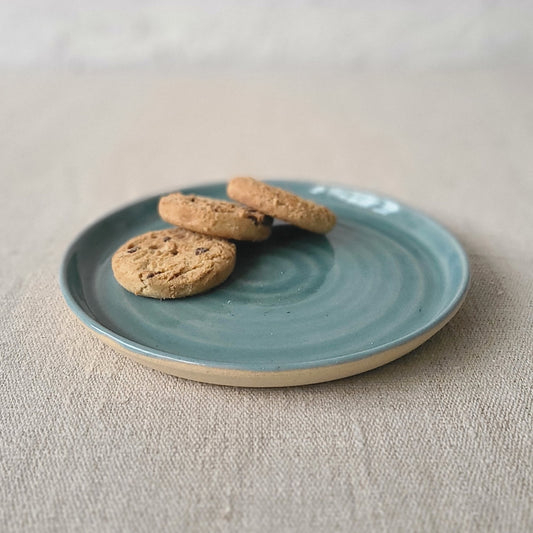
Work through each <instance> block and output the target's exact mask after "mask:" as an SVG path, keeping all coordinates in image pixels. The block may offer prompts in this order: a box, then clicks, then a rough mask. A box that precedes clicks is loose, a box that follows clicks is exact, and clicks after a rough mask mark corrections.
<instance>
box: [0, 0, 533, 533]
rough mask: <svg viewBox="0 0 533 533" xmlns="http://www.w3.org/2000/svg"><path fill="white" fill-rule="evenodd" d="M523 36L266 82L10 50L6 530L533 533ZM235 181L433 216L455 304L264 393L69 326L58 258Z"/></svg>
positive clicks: (3, 315)
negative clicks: (135, 356) (90, 235)
mask: <svg viewBox="0 0 533 533" xmlns="http://www.w3.org/2000/svg"><path fill="white" fill-rule="evenodd" d="M20 5H22V4H20ZM469 5H471V6H472V5H474V3H472V2H470V3H469ZM481 5H485V4H483V3H481ZM492 5H500V4H498V3H493V4H492ZM520 6H522V8H523V9H526V8H527V7H528V5H527V3H520ZM524 6H525V7H524ZM489 11H490V10H489ZM490 13H492V11H490ZM487 16H488V17H489V19H490V20H492V19H491V18H490V16H492V15H490V16H489V15H487ZM17 20H18V19H17ZM32 20H33V19H32ZM380 20H381V19H380ZM409 20H410V19H409ZM489 26H490V25H489ZM25 27H26V28H27V27H28V26H25ZM14 31H15V30H11V32H12V33H13V32H14ZM28 35H29V33H28ZM31 42H32V43H33V41H31ZM476 42H477V41H476ZM513 42H515V41H512V40H507V41H505V43H507V44H509V43H511V44H512V43H513ZM329 43H330V45H331V46H333V45H334V41H333V40H330V41H329ZM332 43H333V44H332ZM516 43H518V41H516ZM516 43H515V44H516ZM520 43H521V45H524V44H527V42H526V40H525V38H524V39H522V40H520V39H519V44H520ZM32 46H33V45H32ZM376 46H377V45H376ZM513 46H514V45H513ZM513 46H511V48H512V50H515V48H513ZM517 46H518V45H517ZM30 48H31V47H29V48H28V50H29V49H30ZM34 49H35V50H37V49H38V47H37V48H35V47H34V48H32V50H34ZM385 49H386V48H383V50H385ZM443 49H444V50H449V47H447V46H444V47H443ZM71 50H74V51H73V52H72V54H75V53H76V50H79V49H78V48H76V47H74V48H72V49H71ZM91 50H92V49H91ZM476 50H485V51H486V49H485V48H484V47H483V46H481V47H479V48H476ZM499 50H500V51H501V49H499ZM516 50H517V51H518V50H520V51H521V52H520V54H518V53H517V55H516V56H515V57H517V58H518V59H519V60H518V61H517V64H510V63H511V62H510V61H507V60H505V61H500V62H498V61H496V62H495V64H489V65H487V64H485V61H484V59H483V57H485V56H484V55H483V54H485V51H484V52H483V54H482V55H481V56H480V55H479V54H478V55H476V53H477V52H476V53H473V55H472V54H471V55H470V56H468V58H466V59H464V61H460V62H458V64H456V65H454V64H450V61H451V60H450V61H448V60H447V61H442V62H441V63H439V62H438V61H437V62H436V63H435V65H433V66H432V68H402V69H392V68H381V67H380V68H379V69H372V68H355V67H354V68H352V67H353V65H352V67H350V68H346V69H341V70H338V69H337V70H335V71H332V70H327V69H323V66H320V67H316V68H314V67H313V68H307V67H309V65H308V64H307V67H306V68H305V69H304V70H303V71H296V70H294V71H293V70H291V69H287V70H285V71H283V72H279V71H276V70H275V69H273V70H271V71H268V72H266V71H254V72H253V73H252V72H250V71H247V70H246V69H242V70H240V71H238V72H231V73H230V72H228V71H226V70H224V69H216V68H213V69H202V70H200V71H191V70H186V71H181V70H180V69H179V68H178V67H176V68H174V67H173V68H169V69H168V70H166V69H150V68H145V67H135V68H129V67H128V68H125V67H124V65H122V66H121V64H120V61H118V60H117V59H116V58H115V59H114V60H113V61H114V62H115V63H113V65H112V68H107V67H106V68H103V67H102V65H98V68H92V67H91V68H88V67H87V68H85V67H83V68H82V67H80V65H83V64H85V63H83V61H81V60H80V62H79V63H76V62H75V61H74V63H73V65H74V66H72V65H71V66H69V67H68V68H64V65H60V64H56V63H53V61H52V63H53V64H48V63H47V62H46V61H43V62H39V61H37V60H35V62H32V61H33V60H32V61H29V62H28V63H24V61H23V59H21V58H20V57H19V59H18V60H17V64H16V65H15V66H13V65H7V60H6V61H3V62H2V61H0V62H1V63H2V65H3V66H2V68H1V69H0V124H1V125H2V127H1V128H0V180H1V181H0V183H1V194H0V217H1V218H0V220H1V224H2V227H3V229H4V232H3V235H2V244H1V245H0V251H1V260H2V263H1V264H2V268H1V269H0V278H1V283H0V295H1V300H0V306H1V307H0V348H1V351H0V355H1V365H0V529H1V530H2V531H39V532H42V531H44V532H48V531H50V532H51V531H80V532H81V531H83V532H91V531H98V532H103V531H220V532H229V531H251V532H252V531H287V532H292V531H295V532H310V531H340V532H343V531H346V532H348V531H354V530H355V531H378V532H381V531H382V532H390V531H443V532H444V531H483V532H485V531H506V532H522V531H523V532H526V531H531V530H532V529H533V512H532V507H531V502H532V499H533V476H532V470H533V461H532V452H531V429H532V423H531V408H532V395H531V386H532V382H533V380H532V377H533V370H532V356H533V342H532V341H533V339H532V333H531V330H532V318H533V317H532V314H533V313H532V310H533V276H532V270H533V247H532V243H533V231H532V228H533V215H532V208H531V202H532V199H533V151H532V150H531V147H532V146H533V99H532V98H531V94H533V71H532V70H531V68H530V67H529V66H528V63H527V61H523V59H524V58H526V59H527V57H529V56H528V55H527V54H528V53H529V51H528V49H527V47H526V48H516ZM19 52H20V50H19ZM411 52H412V50H411ZM411 52H410V54H408V55H409V56H410V57H412V53H411ZM32 53H33V52H32ZM84 53H85V52H84ZM489 55H490V54H489ZM496 55H497V54H496ZM82 56H83V54H81V52H80V53H79V55H78V56H77V57H82ZM437 56H438V54H437V53H436V52H434V53H433V54H432V55H431V57H432V58H433V59H435V58H437ZM482 56H483V57H482ZM13 57H14V56H13ZM24 57H26V58H27V57H33V58H35V55H33V56H32V55H31V54H30V52H28V53H27V54H26V55H25V56H24ZM47 57H48V56H47ZM61 57H63V56H61ZM69 57H70V56H69ZM83 57H85V58H86V56H83ZM291 57H292V56H291ZM354 57H355V56H354ZM419 57H420V56H419ZM498 57H500V58H502V57H503V56H502V55H499V56H498ZM505 57H506V56H505ZM520 58H522V59H520ZM0 59H1V58H0ZM84 61H87V62H89V63H90V61H89V60H87V59H84ZM291 61H292V60H291ZM350 61H351V60H350ZM424 61H425V59H424ZM304 63H305V61H304ZM415 63H416V64H417V65H418V66H420V65H421V64H422V63H423V61H422V59H421V60H420V61H418V62H415ZM465 64H466V66H465ZM32 65H33V66H32ZM76 65H77V66H76ZM104 66H105V65H104ZM108 66H109V65H108ZM337 66H338V65H337ZM356 66H357V65H356ZM404 66H405V65H404ZM122 67H124V68H122ZM236 174H241V175H242V174H250V175H253V176H256V177H259V178H288V179H307V180H315V181H319V182H321V183H336V184H342V185H346V186H348V187H353V188H361V189H366V190H372V191H376V192H378V193H383V194H386V195H388V196H392V197H395V198H397V199H398V200H400V201H402V202H404V203H406V204H408V205H410V206H413V207H415V208H418V209H420V210H422V211H423V212H425V213H428V214H430V215H431V216H433V217H435V218H436V219H437V220H438V221H440V222H441V223H442V224H443V225H445V226H446V227H447V228H449V229H450V231H452V232H453V233H454V234H455V235H456V236H457V237H458V239H459V240H460V241H461V242H462V244H463V246H464V247H465V249H466V251H467V253H468V255H469V258H470V263H471V270H472V285H471V289H470V292H469V294H468V296H467V299H466V301H465V303H464V305H463V307H462V308H461V310H460V311H459V313H458V314H457V315H456V317H455V318H454V319H453V320H452V321H451V322H450V323H449V324H448V325H447V326H446V327H445V328H444V329H443V330H442V331H441V332H439V333H438V334H437V335H435V336H434V337H433V338H432V339H431V340H429V341H428V342H426V343H425V344H424V345H422V346H421V347H420V348H418V349H417V350H415V351H414V352H412V353H410V354H408V355H406V356H404V357H403V358H401V359H399V360H398V361H396V362H393V363H391V364H389V365H386V366H384V367H382V368H379V369H376V370H374V371H372V372H368V373H366V374H362V375H359V376H354V377H352V378H348V379H344V380H341V381H337V382H331V383H324V384H319V385H313V386H307V387H297V388H290V389H266V390H258V389H257V390H254V389H238V388H230V387H219V386H212V385H206V384H201V383H194V382H191V381H186V380H183V379H179V378H175V377H172V376H167V375H164V374H161V373H158V372H156V371H153V370H150V369H147V368H144V367H142V366H140V365H138V364H135V363H133V362H131V361H130V360H129V359H127V358H126V357H125V356H123V355H121V354H119V353H116V352H115V351H113V350H112V349H111V348H109V347H107V346H106V345H104V344H103V343H102V342H101V341H100V340H98V339H96V338H95V337H94V336H93V335H92V334H91V333H90V332H89V331H88V330H86V329H85V328H84V327H83V326H82V325H81V324H80V323H79V322H78V321H77V319H76V318H75V317H74V316H73V314H72V313H71V312H70V310H69V309H68V307H67V305H66V303H65V302H64V300H63V298H62V296H61V293H60V290H59V284H58V271H59V265H60V261H61V258H62V256H63V253H64V252H65V250H66V248H67V246H68V245H69V243H70V242H71V241H72V240H73V239H74V238H75V236H76V235H77V234H78V233H79V232H80V231H81V230H83V229H84V228H85V227H86V226H87V225H88V224H89V223H91V222H93V221H95V220H96V219H98V218H99V217H101V216H103V215H104V214H106V213H108V212H110V211H112V210H114V209H116V208H118V207H121V206H123V205H124V204H126V203H128V202H131V201H135V200H137V199H140V198H143V197H146V196H149V195H152V194H158V193H163V192H166V191H169V190H176V189H179V188H180V187H185V186H191V185H195V184H200V183H210V182H214V181H220V180H227V179H228V178H230V177H232V176H233V175H236Z"/></svg>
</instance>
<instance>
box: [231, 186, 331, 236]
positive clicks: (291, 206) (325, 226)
mask: <svg viewBox="0 0 533 533" xmlns="http://www.w3.org/2000/svg"><path fill="white" fill-rule="evenodd" d="M227 193H228V196H229V197H230V198H232V199H233V200H237V201H238V202H241V203H243V204H245V205H247V206H249V207H252V208H254V209H257V210H259V211H262V212H263V213H266V214H268V215H270V216H272V217H276V218H279V219H281V220H284V221H285V222H289V223H290V224H294V225H295V226H298V227H300V228H303V229H306V230H309V231H313V232H315V233H327V232H328V231H330V230H331V229H332V228H333V226H335V224H336V222H337V218H336V217H335V214H334V213H333V212H332V211H330V210H329V209H328V208H327V207H324V206H322V205H318V204H316V203H315V202H312V201H311V200H306V199H304V198H301V197H300V196H297V195H296V194H294V193H291V192H289V191H285V190H284V189H280V188H279V187H273V186H272V185H267V184H266V183H263V182H262V181H258V180H255V179H253V178H233V179H232V180H230V182H229V183H228V188H227Z"/></svg>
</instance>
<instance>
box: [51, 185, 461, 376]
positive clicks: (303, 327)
mask: <svg viewBox="0 0 533 533" xmlns="http://www.w3.org/2000/svg"><path fill="white" fill-rule="evenodd" d="M271 183H273V184H274V185H277V186H280V187H283V188H285V189H288V190H291V191H294V192H295V193H297V194H299V195H301V196H303V197H306V198H312V199H313V200H315V201H316V202H318V203H321V204H324V205H327V206H328V207H329V208H330V209H332V210H333V211H334V212H335V213H336V214H337V218H338V224H337V226H336V227H335V228H334V229H333V230H332V231H331V232H330V233H329V234H328V235H326V236H321V235H315V234H311V233H308V232H305V231H303V230H299V229H297V228H294V227H292V226H287V225H284V224H276V226H275V228H274V231H273V235H272V237H271V238H270V239H269V240H268V241H266V242H264V243H258V244H238V252H237V254H238V255H237V266H236V269H235V271H234V273H233V274H232V275H231V276H230V278H229V279H228V280H227V281H226V283H224V284H223V285H222V286H220V287H219V288H216V289H214V290H213V291H211V292H209V293H207V294H203V295H199V296H194V297H191V298H188V299H184V300H168V301H159V300H153V299H149V298H142V297H139V296H134V295H133V294H130V293H129V292H127V291H125V290H124V289H123V288H122V287H120V286H119V285H118V284H117V282H116V281H115V279H114V278H113V274H112V271H111V263H110V259H111V256H112V254H113V252H114V251H115V250H116V249H117V248H118V247H119V246H120V245H121V244H122V243H123V242H124V241H126V240H127V239H129V238H130V237H133V236H134V235H138V234H140V233H144V232H146V231H150V230H157V229H161V228H164V227H168V225H167V224H166V223H164V222H163V221H161V220H160V218H159V216H158V214H157V201H158V197H153V198H149V199H147V200H143V201H140V202H138V203H135V204H133V205H130V206H127V207H125V208H123V209H121V210H119V211H117V212H115V213H113V214H111V215H109V216H107V217H105V218H103V219H102V220H100V221H98V222H96V223H95V224H93V225H92V226H91V227H89V228H88V229H87V230H86V231H84V232H83V233H82V234H81V235H80V236H79V237H78V238H77V239H76V240H75V241H74V243H73V244H72V245H71V246H70V248H69V249H68V251H67V253H66V255H65V258H64V260H63V264H62V267H61V275H60V282H61V289H62V291H63V295H64V297H65V299H66V301H67V303H68V305H69V306H70V308H71V309H72V310H73V311H74V313H75V314H76V315H77V316H78V318H80V319H81V320H82V321H83V322H84V323H85V324H86V325H87V326H88V327H89V328H91V329H93V330H94V331H95V332H97V333H99V334H102V335H104V336H106V337H108V338H110V339H111V340H113V341H115V342H116V343H118V344H119V345H121V346H122V347H123V348H125V349H126V350H129V351H133V352H136V353H139V354H142V355H145V356H149V357H154V358H163V359H170V360H174V361H180V362H185V363H192V364H197V365H206V366H208V367H215V368H229V369H236V370H250V371H262V372H269V371H270V372H272V371H280V370H282V371H283V370H294V369H303V368H316V367H321V366H329V365H336V364H340V363H346V362H349V361H354V360H357V359H362V358H365V357H370V356H373V355H375V354H378V353H380V352H383V351H385V350H389V349H391V348H393V347H395V346H399V345H402V344H405V343H406V342H408V341H409V340H411V339H413V338H415V337H418V336H420V335H422V334H424V333H425V332H427V331H429V330H431V329H433V328H434V327H435V326H436V325H438V324H439V323H440V322H442V321H443V320H444V319H445V318H446V317H447V316H449V315H450V314H451V313H452V312H453V311H454V310H455V309H456V308H457V306H458V305H460V303H461V301H462V299H463V297H464V295H465V293H466V290H467V288H468V282H469V269H468V261H467V257H466V254H465V252H464V251H463V249H462V248H461V246H460V245H459V243H458V242H457V241H456V239H455V238H454V237H453V236H452V235H450V233H449V232H447V231H446V230H445V229H444V228H443V227H442V226H440V225H439V224H437V223H436V222H435V221H433V220H431V219H430V218H428V217H426V216H425V215H422V214H421V213H419V212H417V211H414V210H412V209H410V208H407V207H405V206H403V205H400V204H398V203H396V202H394V201H392V200H389V199H384V198H381V197H378V196H375V195H372V194H369V193H363V192H359V191H352V190H348V189H345V188H337V187H328V186H318V185H314V184H310V183H304V182H293V181H278V182H271ZM184 192H186V193H191V192H194V193H196V194H201V195H205V196H211V197H215V198H226V196H225V184H215V185H209V186H202V187H193V188H190V189H187V190H185V191H184Z"/></svg>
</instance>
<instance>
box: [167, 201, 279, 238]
mask: <svg viewBox="0 0 533 533" xmlns="http://www.w3.org/2000/svg"><path fill="white" fill-rule="evenodd" d="M158 210H159V216H160V217H161V218H162V219H163V220H164V221H165V222H168V223H169V224H174V225H175V226H180V227H182V228H186V229H189V230H191V231H196V232H198V233H203V234H205V235H214V236H216V237H223V238H225V239H236V240H241V241H264V240H265V239H267V238H268V237H269V236H270V233H271V226H272V218H271V217H270V216H268V215H265V214H263V213H260V212H258V211H255V210H254V209H249V208H246V207H243V206H241V205H237V204H234V203H232V202H226V201H224V200H216V199H212V198H206V197H204V196H197V195H194V194H189V195H186V194H181V193H173V194H169V195H167V196H163V197H162V198H161V199H160V200H159V207H158Z"/></svg>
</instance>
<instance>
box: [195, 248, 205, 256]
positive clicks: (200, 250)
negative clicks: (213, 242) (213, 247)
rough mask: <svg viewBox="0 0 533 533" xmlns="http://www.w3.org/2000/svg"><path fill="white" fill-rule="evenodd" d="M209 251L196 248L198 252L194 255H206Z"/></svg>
mask: <svg viewBox="0 0 533 533" xmlns="http://www.w3.org/2000/svg"><path fill="white" fill-rule="evenodd" d="M208 251H209V248H202V247H200V248H196V250H195V252H194V253H195V254H196V255H200V254H205V252H208Z"/></svg>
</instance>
